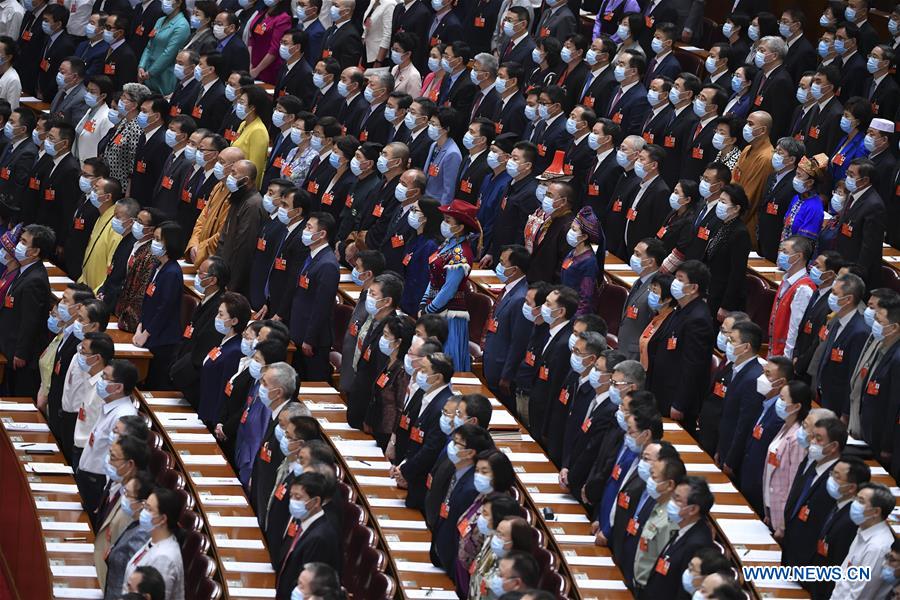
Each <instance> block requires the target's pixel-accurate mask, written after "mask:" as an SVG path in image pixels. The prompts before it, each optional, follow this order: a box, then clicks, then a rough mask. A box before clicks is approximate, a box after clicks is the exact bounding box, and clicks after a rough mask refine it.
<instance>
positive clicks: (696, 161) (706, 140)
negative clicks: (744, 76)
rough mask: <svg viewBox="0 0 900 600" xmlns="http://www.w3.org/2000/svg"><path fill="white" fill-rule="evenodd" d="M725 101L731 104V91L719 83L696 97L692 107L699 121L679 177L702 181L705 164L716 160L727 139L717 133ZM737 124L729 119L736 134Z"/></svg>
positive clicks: (735, 134) (688, 143) (704, 88)
mask: <svg viewBox="0 0 900 600" xmlns="http://www.w3.org/2000/svg"><path fill="white" fill-rule="evenodd" d="M726 104H728V94H726V93H725V90H724V88H722V87H720V86H717V85H706V86H703V88H702V89H701V90H700V93H699V94H697V97H696V98H694V103H693V107H692V108H693V112H694V115H696V116H697V118H698V119H699V121H698V122H697V124H696V125H695V126H694V130H693V131H691V132H690V134H689V137H688V139H687V145H685V146H684V147H683V148H682V151H683V152H687V156H686V157H685V159H684V162H683V163H682V165H683V169H682V171H681V173H680V174H679V175H678V178H679V179H682V178H683V179H691V180H693V181H699V180H700V176H701V175H702V174H703V171H704V170H705V169H706V165H707V164H709V162H710V161H711V160H715V158H716V156H717V154H718V152H719V150H720V149H721V146H722V143H721V142H722V141H724V140H718V138H717V136H716V133H717V128H718V126H719V125H720V124H721V119H720V118H719V116H720V115H721V114H722V112H723V111H724V110H725V105H726ZM738 128H739V125H738V124H737V123H735V122H734V121H733V120H731V119H729V120H728V132H729V134H731V133H732V132H735V133H734V134H733V135H734V137H737V133H736V132H737V131H738ZM717 143H718V144H719V146H718V147H717V146H716V144H717ZM667 183H668V181H667ZM670 185H671V184H670ZM672 187H674V186H672Z"/></svg>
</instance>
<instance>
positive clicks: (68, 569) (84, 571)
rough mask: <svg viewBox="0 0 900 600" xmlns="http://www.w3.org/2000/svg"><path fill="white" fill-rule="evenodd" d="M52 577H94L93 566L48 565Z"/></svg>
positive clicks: (94, 569) (95, 568)
mask: <svg viewBox="0 0 900 600" xmlns="http://www.w3.org/2000/svg"><path fill="white" fill-rule="evenodd" d="M50 572H51V573H53V576H54V577H96V576H97V567H95V566H94V565H50Z"/></svg>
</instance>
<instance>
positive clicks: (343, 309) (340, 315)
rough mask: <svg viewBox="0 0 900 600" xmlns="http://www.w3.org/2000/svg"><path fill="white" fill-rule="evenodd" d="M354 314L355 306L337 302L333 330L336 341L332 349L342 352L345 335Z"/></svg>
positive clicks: (334, 310)
mask: <svg viewBox="0 0 900 600" xmlns="http://www.w3.org/2000/svg"><path fill="white" fill-rule="evenodd" d="M352 316H353V307H352V306H350V305H349V304H337V303H335V305H334V308H333V309H332V313H331V318H332V332H333V333H334V341H333V342H332V343H331V349H332V350H334V351H335V352H340V351H341V349H342V347H343V344H344V335H345V334H346V333H347V327H348V326H349V325H350V317H352Z"/></svg>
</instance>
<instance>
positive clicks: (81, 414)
mask: <svg viewBox="0 0 900 600" xmlns="http://www.w3.org/2000/svg"><path fill="white" fill-rule="evenodd" d="M78 420H79V421H85V420H87V413H86V412H84V407H83V406H82V407H80V408H79V409H78Z"/></svg>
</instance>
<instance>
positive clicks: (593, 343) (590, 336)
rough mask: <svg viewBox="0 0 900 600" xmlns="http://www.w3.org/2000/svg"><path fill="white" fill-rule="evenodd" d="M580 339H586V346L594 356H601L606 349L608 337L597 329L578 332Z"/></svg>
mask: <svg viewBox="0 0 900 600" xmlns="http://www.w3.org/2000/svg"><path fill="white" fill-rule="evenodd" d="M578 339H579V340H584V345H585V348H586V350H587V351H588V352H590V353H591V354H593V355H594V356H600V354H601V353H602V352H605V351H606V338H605V337H603V336H602V335H600V334H599V333H597V332H596V331H582V332H581V333H579V334H578Z"/></svg>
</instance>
